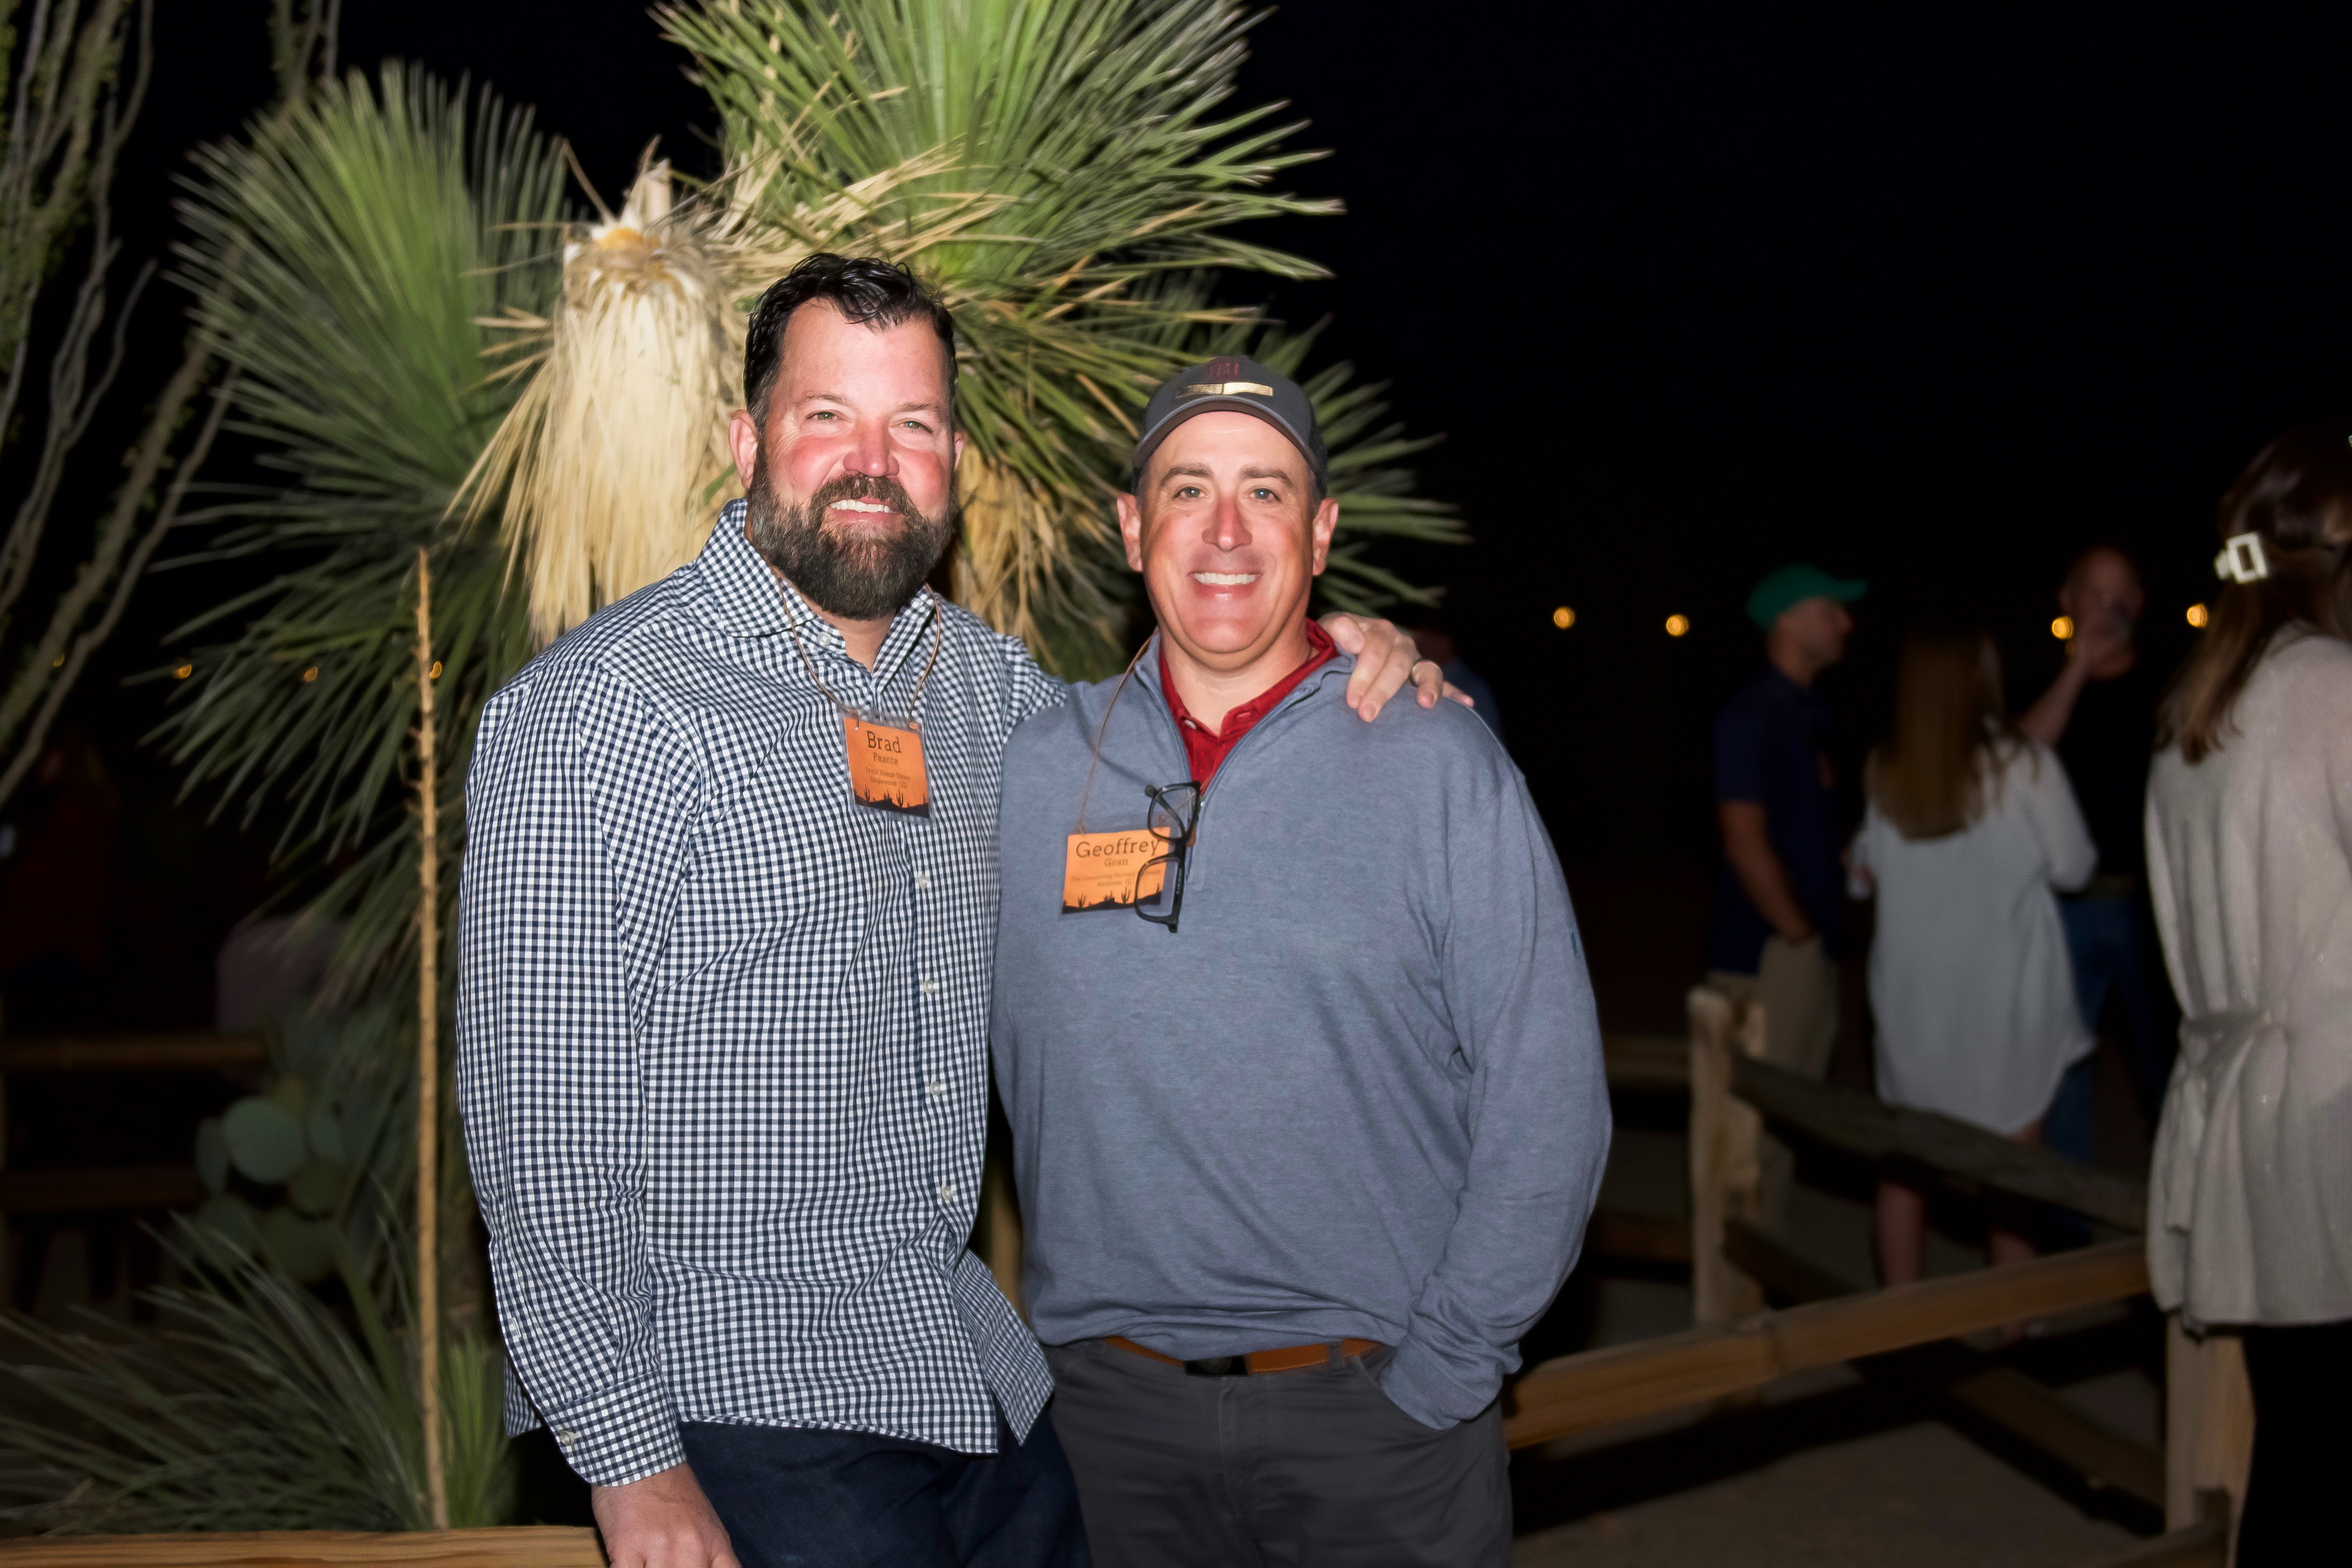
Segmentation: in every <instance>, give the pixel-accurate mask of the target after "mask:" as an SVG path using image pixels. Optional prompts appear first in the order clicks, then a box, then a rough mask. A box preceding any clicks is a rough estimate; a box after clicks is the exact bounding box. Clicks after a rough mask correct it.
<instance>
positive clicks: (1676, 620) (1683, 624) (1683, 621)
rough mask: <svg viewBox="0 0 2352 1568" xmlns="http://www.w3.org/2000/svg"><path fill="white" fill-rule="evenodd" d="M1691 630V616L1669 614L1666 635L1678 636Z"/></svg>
mask: <svg viewBox="0 0 2352 1568" xmlns="http://www.w3.org/2000/svg"><path fill="white" fill-rule="evenodd" d="M1689 630H1690V617H1689V616H1679V615H1677V616H1667V617H1666V635H1667V636H1668V637H1681V636H1682V635H1683V634H1684V633H1685V632H1687V631H1689Z"/></svg>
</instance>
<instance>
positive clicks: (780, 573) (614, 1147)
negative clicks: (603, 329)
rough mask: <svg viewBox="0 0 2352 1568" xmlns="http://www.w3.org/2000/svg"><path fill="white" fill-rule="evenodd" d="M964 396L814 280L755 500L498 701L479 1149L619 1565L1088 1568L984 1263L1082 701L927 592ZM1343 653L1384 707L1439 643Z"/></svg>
mask: <svg viewBox="0 0 2352 1568" xmlns="http://www.w3.org/2000/svg"><path fill="white" fill-rule="evenodd" d="M954 380H955V353H954V329H953V326H952V323H951V322H950V320H949V317H948V314H947V311H946V310H944V309H943V308H942V307H941V306H940V304H939V302H938V301H937V300H935V299H933V298H931V297H930V296H929V294H928V293H927V292H926V291H925V290H924V289H922V288H921V286H920V285H919V284H918V283H917V281H916V280H915V279H914V277H913V276H912V274H910V273H908V272H907V271H906V270H905V269H904V268H897V267H892V266H890V265H887V264H886V263H883V262H879V261H874V260H866V259H855V258H840V257H832V256H819V257H813V258H810V259H809V260H807V261H805V262H803V264H802V265H801V266H799V267H797V268H794V269H793V272H792V274H791V275H790V276H789V277H787V278H785V279H782V281H781V282H779V283H777V284H776V285H775V286H774V287H773V288H772V289H769V290H768V292H767V294H766V296H765V297H764V298H763V299H762V300H761V303H760V306H759V308H758V310H756V311H755V312H754V314H753V316H752V320H751V330H750V337H749V342H748V345H747V348H746V351H745V356H744V399H745V402H746V404H747V405H748V406H747V407H746V408H745V409H744V410H742V411H740V412H738V413H737V414H735V415H734V416H733V417H732V419H731V421H730V426H729V436H730V442H731V444H732V447H733V451H734V455H735V460H736V467H737V471H738V473H739V475H740V478H741V479H742V481H743V484H744V487H745V490H746V493H747V500H744V501H739V502H735V503H732V504H730V506H728V507H727V508H726V509H725V510H722V511H721V512H720V514H719V524H718V526H717V528H716V529H714V530H713V531H712V533H711V536H710V541H709V544H708V545H707V546H705V548H704V549H703V551H702V553H701V554H700V556H699V557H698V558H697V559H696V560H695V561H694V562H693V563H691V564H689V565H688V566H685V567H683V568H681V569H680V570H678V571H677V572H676V573H673V574H671V575H670V576H669V577H667V578H666V579H664V580H663V581H662V582H660V583H657V584H654V585H652V586H651V587H648V588H646V589H645V590H643V591H642V592H640V593H637V594H634V595H630V596H629V597H628V598H626V599H624V600H622V601H620V602H619V603H617V604H614V605H609V606H607V607H606V608H605V609H604V610H603V611H601V612H599V613H598V614H597V615H595V616H592V617H591V618H590V619H589V620H588V621H587V622H586V623H585V624H584V625H583V626H580V627H579V628H577V629H576V630H574V631H572V633H571V634H570V635H568V636H566V637H563V638H562V640H560V641H559V642H557V643H556V644H555V645H554V646H553V647H551V648H549V649H548V650H547V651H546V652H545V653H544V654H542V655H541V657H540V658H537V659H535V660H533V661H532V662H531V664H530V666H529V667H528V668H525V669H524V670H523V671H522V673H521V674H520V675H519V676H517V677H516V678H515V679H514V680H513V682H512V683H511V684H509V686H507V687H506V688H505V689H502V690H501V691H499V693H498V694H497V695H496V696H495V697H493V698H492V699H491V700H490V701H489V703H488V706H487V707H486V708H485V709H484V711H483V716H482V725H481V732H480V735H479V738H478V743H477V747H476V752H475V758H474V763H473V767H472V771H471V773H470V774H469V775H468V777H467V828H468V842H467V858H466V867H465V874H464V881H463V889H462V897H461V905H460V913H459V936H458V941H459V947H460V953H461V967H460V979H459V985H458V999H457V1008H458V1011H457V1032H458V1068H457V1089H458V1097H459V1102H460V1105H461V1107H462V1109H463V1110H464V1113H465V1121H466V1137H467V1155H468V1158H469V1160H470V1163H471V1171H472V1175H473V1179H474V1184H475V1189H476V1192H477V1194H478V1197H479V1199H480V1202H481V1208H482V1215H483V1219H484V1221H485V1224H486V1225H487V1226H488V1235H489V1256H490V1266H491V1271H492V1276H493V1279H494V1281H495V1284H496V1287H497V1292H498V1305H499V1328H500V1331H501V1333H502V1335H503V1338H504V1341H505V1344H506V1349H507V1353H508V1357H509V1364H510V1367H511V1369H512V1372H511V1376H510V1378H509V1386H508V1411H509V1427H510V1429H512V1430H516V1431H520V1430H523V1429H526V1428H528V1427H530V1426H536V1425H539V1424H540V1423H541V1422H542V1421H543V1422H544V1423H545V1424H546V1425H547V1426H550V1427H551V1428H552V1429H553V1431H554V1434H555V1439H556V1442H557V1444H558V1445H559V1446H560V1447H561V1448H562V1452H563V1455H564V1457H565V1458H566V1459H567V1460H568V1461H569V1462H570V1463H571V1465H572V1468H573V1469H575V1470H576V1471H578V1472H579V1474H580V1475H581V1476H582V1477H583V1478H584V1479H586V1480H587V1481H588V1482H589V1483H591V1485H592V1487H593V1503H594V1507H595V1512H596V1518H597V1522H598V1523H599V1524H600V1525H601V1526H602V1527H603V1530H604V1542H605V1550H606V1552H607V1553H608V1554H609V1555H610V1557H611V1560H612V1562H613V1563H614V1568H640V1565H645V1568H714V1565H716V1568H725V1565H729V1564H735V1563H742V1564H746V1565H748V1568H761V1565H762V1564H769V1563H775V1564H782V1563H806V1564H812V1565H814V1564H835V1563H839V1564H849V1563H857V1564H866V1563H876V1564H881V1563H889V1564H898V1563H908V1564H915V1563H920V1564H937V1563H956V1564H991V1565H993V1564H1022V1565H1024V1568H1028V1565H1061V1564H1074V1563H1084V1562H1085V1561H1086V1550H1087V1549H1086V1545H1085V1541H1084V1536H1083V1533H1082V1531H1081V1530H1080V1528H1079V1525H1078V1522H1077V1515H1076V1502H1075V1497H1074V1493H1073V1489H1072V1485H1071V1481H1070V1477H1069V1472H1068V1469H1067V1468H1066V1465H1065V1463H1064V1461H1063V1458H1062V1455H1061V1452H1060V1449H1059V1447H1058V1446H1057V1445H1056V1443H1055V1438H1054V1435H1053V1430H1052V1427H1051V1426H1050V1425H1049V1424H1048V1423H1047V1422H1046V1421H1045V1419H1044V1417H1043V1415H1041V1412H1042V1411H1043V1409H1044V1407H1045V1400H1046V1397H1047V1395H1048V1394H1049V1393H1050V1392H1051V1387H1052V1384H1051V1382H1050V1379H1049V1378H1048V1376H1047V1373H1046V1370H1045V1363H1044V1361H1043V1359H1042V1358H1041V1357H1040V1355H1039V1353H1038V1350H1037V1346H1036V1343H1035V1342H1034V1340H1033V1339H1032V1338H1031V1336H1030V1334H1029V1331H1028V1330H1027V1329H1026V1328H1024V1326H1023V1324H1022V1322H1021V1321H1020V1320H1019V1318H1017V1317H1016V1316H1015V1315H1014V1314H1013V1310H1012V1308H1011V1307H1010V1306H1009V1305H1008V1304H1007V1303H1006V1301H1005V1300H1004V1298H1003V1295H1002V1294H1001V1293H1000V1292H999V1291H998V1290H997V1288H996V1286H995V1283H994V1282H993V1280H992V1279H991V1278H990V1276H989V1273H988V1271H987V1269H986V1268H984V1267H983V1266H982V1264H981V1263H980V1261H979V1259H977V1258H974V1257H973V1256H972V1255H971V1252H970V1251H969V1250H968V1248H967V1247H966V1245H965V1242H966V1238H967V1237H968V1236H969V1235H970V1233H971V1226H972V1219H973V1212H974V1204H975V1201H976V1200H977V1198H978V1196H979V1190H980V1175H981V1154H982V1144H983V1142H984V1141H985V1137H986V1132H987V1112H988V1077H987V1059H986V1045H985V1040H986V1031H987V1025H988V998H989V985H990V969H991V963H992V956H993V941H992V938H993V932H994V922H995V909H996V888H997V879H996V858H995V835H996V812H997V795H998V786H999V780H1000V777H1001V773H1002V768H1003V753H1004V746H1005V742H1006V738H1007V736H1009V735H1010V734H1011V732H1012V731H1013V726H1014V725H1016V724H1018V723H1019V722H1020V721H1022V720H1023V719H1024V718H1026V717H1028V716H1029V715H1031V714H1033V713H1035V712H1038V711H1040V710H1044V709H1046V708H1050V707H1052V706H1054V705H1055V704H1057V703H1059V702H1060V701H1061V700H1063V698H1064V694H1065V693H1064V688H1063V687H1062V685H1061V683H1060V682H1059V681H1057V680H1055V679H1053V678H1052V677H1050V676H1048V675H1046V674H1045V672H1043V671H1042V670H1040V669H1039V668H1037V666H1036V664H1035V663H1034V661H1033V660H1032V659H1031V658H1030V657H1029V655H1028V654H1027V652H1026V651H1025V650H1024V648H1023V647H1022V646H1021V645H1020V644H1019V643H1018V642H1016V641H1014V640H1013V639H1012V638H1010V637H999V636H997V635H996V634H995V633H993V632H992V631H990V630H989V629H988V627H987V626H983V625H982V623H981V622H979V621H978V620H976V619H975V618H974V617H972V616H970V615H968V614H966V613H965V612H963V611H962V610H960V609H958V608H956V607H955V606H954V605H950V604H948V603H946V602H945V601H944V600H942V599H940V597H939V596H938V595H936V594H933V593H932V592H931V591H930V590H929V589H928V588H926V587H925V586H924V579H925V578H926V576H927V575H928V574H929V572H930V570H931V568H932V567H933V566H934V565H935V564H936V563H938V561H939V559H940V554H941V552H943V551H944V550H945V549H946V547H947V544H948V542H949V539H950V536H951V533H952V531H953V518H954V495H953V473H954V468H955V463H956V459H957V458H958V457H959V456H960V455H961V452H962V449H963V437H962V436H961V434H960V433H958V431H957V430H956V427H955V419H954V405H953V394H954ZM1330 629H1331V635H1332V636H1333V637H1335V638H1339V639H1341V640H1343V641H1346V642H1349V643H1351V644H1356V645H1359V646H1362V645H1366V644H1369V647H1368V650H1367V651H1368V655H1369V657H1368V658H1367V659H1366V660H1365V663H1366V664H1367V665H1370V666H1377V667H1378V668H1376V669H1371V670H1367V671H1364V672H1363V679H1360V681H1359V682H1358V683H1357V684H1356V685H1355V686H1354V687H1353V688H1352V689H1353V691H1354V693H1355V695H1357V696H1358V697H1359V698H1360V699H1361V707H1360V710H1361V711H1362V713H1363V715H1364V717H1365V718H1366V719H1370V718H1372V717H1374V716H1375V715H1376V714H1377V713H1378V712H1379V710H1380V707H1381V700H1382V699H1383V698H1385V697H1387V696H1389V695H1391V694H1393V693H1394V692H1395V691H1396V690H1397V689H1399V688H1400V687H1401V686H1402V684H1403V682H1404V678H1405V674H1406V672H1407V670H1408V668H1410V667H1411V666H1412V663H1413V655H1412V647H1411V645H1410V643H1409V642H1407V641H1405V640H1404V639H1402V638H1400V637H1397V636H1395V634H1394V633H1393V630H1392V628H1389V627H1387V626H1386V625H1385V623H1372V624H1370V625H1368V626H1367V625H1359V624H1357V623H1355V622H1353V621H1350V620H1348V619H1347V618H1345V617H1335V618H1334V622H1333V624H1332V626H1331V628H1330ZM1421 674H1422V677H1423V698H1424V700H1430V701H1433V700H1435V698H1436V690H1435V688H1436V686H1437V680H1436V675H1435V669H1434V667H1433V666H1427V665H1426V664H1425V663H1424V665H1423V669H1422V672H1421Z"/></svg>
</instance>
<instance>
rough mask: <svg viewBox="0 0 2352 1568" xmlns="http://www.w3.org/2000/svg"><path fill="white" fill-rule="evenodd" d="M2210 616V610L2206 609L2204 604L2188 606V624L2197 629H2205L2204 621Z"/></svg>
mask: <svg viewBox="0 0 2352 1568" xmlns="http://www.w3.org/2000/svg"><path fill="white" fill-rule="evenodd" d="M2211 618H2212V616H2211V612H2210V611H2209V610H2207V609H2206V608H2205V606H2204V605H2189V625H2190V626H2195V627H2196V628H2197V629H2198V630H2199V631H2203V630H2204V629H2205V623H2206V622H2207V621H2208V620H2210V619H2211Z"/></svg>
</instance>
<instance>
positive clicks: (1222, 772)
mask: <svg viewBox="0 0 2352 1568" xmlns="http://www.w3.org/2000/svg"><path fill="white" fill-rule="evenodd" d="M1328 668H1330V661H1329V660H1328V659H1327V660H1325V661H1324V668H1322V669H1318V670H1316V671H1315V672H1314V673H1313V674H1312V675H1310V676H1309V677H1308V678H1307V681H1308V682H1311V683H1312V684H1307V683H1305V682H1302V683H1301V689H1299V690H1297V691H1296V692H1294V693H1292V694H1291V695H1290V696H1289V697H1288V698H1286V699H1285V700H1284V701H1283V704H1282V706H1281V707H1279V708H1276V710H1274V711H1273V712H1271V713H1268V714H1267V715H1266V716H1265V718H1263V719H1260V720H1259V721H1257V722H1256V723H1255V724H1253V725H1251V726H1250V727H1249V733H1247V734H1245V735H1244V736H1243V737H1242V738H1241V739H1240V740H1238V741H1235V742H1234V749H1233V750H1232V751H1230V752H1226V753H1225V760H1224V761H1223V762H1222V763H1218V764H1217V772H1216V776H1215V777H1214V778H1212V779H1211V780H1210V781H1209V782H1208V783H1207V784H1203V785H1202V786H1201V804H1200V805H1199V806H1198V807H1197V808H1196V809H1195V810H1194V811H1193V813H1192V849H1191V850H1190V851H1189V852H1188V858H1187V859H1186V862H1185V866H1184V885H1185V886H1186V887H1187V888H1188V889H1189V888H1190V887H1191V886H1192V881H1193V879H1194V876H1195V874H1196V871H1197V868H1198V867H1199V865H1200V855H1201V835H1202V832H1203V830H1205V829H1206V828H1207V826H1208V825H1209V796H1210V795H1213V794H1214V793H1215V791H1216V785H1217V779H1221V778H1223V777H1225V776H1226V775H1227V774H1229V773H1232V771H1233V766H1234V758H1235V757H1238V756H1240V755H1241V754H1242V748H1243V747H1244V746H1246V745H1248V744H1249V743H1250V742H1252V741H1254V740H1255V739H1257V737H1258V736H1259V735H1260V734H1262V733H1263V732H1264V731H1265V728H1266V726H1267V725H1269V724H1271V723H1273V722H1274V721H1276V720H1277V719H1280V718H1282V717H1284V716H1285V715H1286V714H1288V713H1289V712H1290V711H1291V710H1293V709H1296V708H1297V707H1298V706H1300V705H1301V704H1302V703H1305V702H1307V701H1310V700H1313V698H1314V696H1315V693H1316V692H1317V691H1318V690H1320V689H1322V680H1321V679H1320V678H1321V677H1322V676H1323V675H1324V673H1325V672H1326V671H1327V670H1328ZM1160 713H1161V715H1162V716H1163V717H1165V718H1166V719H1167V721H1168V727H1169V728H1170V729H1171V730H1174V731H1176V748H1177V750H1178V751H1179V752H1185V746H1184V731H1183V730H1182V729H1181V727H1179V726H1178V724H1177V722H1176V715H1175V714H1173V713H1171V712H1169V711H1168V695H1167V693H1166V692H1162V693H1160ZM1218 728H1219V729H1223V725H1219V726H1218ZM1186 754H1187V755H1190V752H1186Z"/></svg>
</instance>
